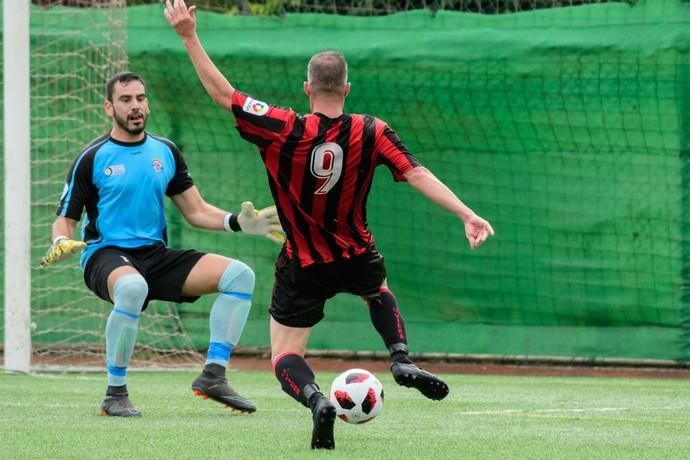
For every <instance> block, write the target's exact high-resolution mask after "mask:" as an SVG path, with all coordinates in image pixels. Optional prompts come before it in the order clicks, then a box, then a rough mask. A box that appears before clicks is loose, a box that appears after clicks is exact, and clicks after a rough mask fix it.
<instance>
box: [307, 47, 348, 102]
mask: <svg viewBox="0 0 690 460" xmlns="http://www.w3.org/2000/svg"><path fill="white" fill-rule="evenodd" d="M307 79H308V82H309V85H311V90H312V92H314V93H316V94H333V95H336V94H337V95H344V93H345V87H346V85H347V61H345V57H344V56H343V55H342V54H341V53H339V52H337V51H322V52H320V53H318V54H315V55H314V56H312V58H311V59H310V60H309V65H308V66H307Z"/></svg>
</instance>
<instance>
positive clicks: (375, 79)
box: [32, 0, 690, 360]
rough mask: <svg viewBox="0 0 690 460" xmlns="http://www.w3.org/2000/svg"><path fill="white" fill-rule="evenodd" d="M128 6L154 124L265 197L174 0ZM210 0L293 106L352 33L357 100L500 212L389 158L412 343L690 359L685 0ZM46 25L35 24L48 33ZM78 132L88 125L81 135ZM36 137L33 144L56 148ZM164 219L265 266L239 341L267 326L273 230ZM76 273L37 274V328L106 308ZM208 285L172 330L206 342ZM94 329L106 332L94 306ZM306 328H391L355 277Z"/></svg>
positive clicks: (217, 40) (370, 345)
mask: <svg viewBox="0 0 690 460" xmlns="http://www.w3.org/2000/svg"><path fill="white" fill-rule="evenodd" d="M87 12H88V14H93V15H96V14H98V12H94V11H89V10H87ZM127 14H128V17H127V29H126V30H127V42H128V53H127V54H128V64H127V65H128V67H129V69H130V70H132V71H135V72H137V73H140V74H141V75H143V76H144V78H145V79H146V81H147V91H148V93H149V97H150V100H151V109H152V115H151V118H150V122H149V128H150V130H151V131H152V132H154V133H157V134H160V135H163V136H166V137H168V138H170V139H172V140H173V141H175V142H176V143H177V144H178V146H180V147H181V149H182V150H183V152H184V154H185V156H186V158H187V160H188V163H189V166H190V169H191V173H192V175H193V177H194V178H195V180H196V182H197V185H198V186H199V188H200V190H201V192H202V194H203V195H204V196H205V198H206V199H207V201H209V202H211V203H215V204H217V205H219V206H222V207H226V208H231V209H237V207H238V206H239V203H240V202H241V201H243V200H246V199H251V200H252V201H254V202H255V203H257V205H264V204H268V203H269V202H270V194H269V191H268V187H267V181H266V178H265V173H264V172H263V167H262V164H261V161H260V159H259V157H258V155H257V152H256V151H255V149H254V148H253V147H252V146H251V145H249V144H247V143H246V142H244V141H243V140H242V139H240V137H239V135H238V134H237V132H236V131H235V130H234V120H233V118H232V116H231V115H230V114H228V113H226V112H224V111H223V110H222V109H220V108H218V107H216V106H215V105H214V104H213V103H212V101H211V100H210V99H209V98H208V96H206V94H205V92H204V91H203V88H202V87H201V85H200V83H199V82H198V80H197V78H196V75H195V73H194V70H193V68H192V66H191V63H190V62H189V59H188V57H187V56H186V53H185V51H184V48H183V46H182V44H181V42H180V40H179V39H178V38H177V37H176V36H175V34H174V33H173V32H172V31H171V30H170V29H169V26H168V25H167V23H166V22H165V19H164V17H163V15H162V10H161V7H160V5H144V6H137V7H130V8H128V9H127ZM198 17H199V33H200V36H201V39H202V41H203V43H204V44H205V46H206V49H207V51H208V53H209V55H211V57H212V58H213V59H214V61H215V62H216V63H217V64H218V66H219V67H220V69H221V70H222V71H223V72H224V73H225V74H226V75H227V76H228V78H229V79H230V81H231V82H232V83H233V84H234V85H235V86H236V87H237V88H239V89H241V90H243V91H245V92H248V93H250V94H252V95H253V96H256V97H257V98H259V99H262V100H265V101H268V102H272V103H277V104H279V105H283V106H290V107H292V108H294V109H295V110H297V111H298V112H306V111H308V109H309V107H308V101H307V99H306V97H305V96H304V94H303V92H302V89H301V87H302V81H303V80H304V77H305V67H306V62H307V60H308V59H309V57H310V56H311V55H312V54H313V53H315V52H317V51H320V50H322V49H326V48H335V49H338V50H341V51H342V52H343V53H344V54H345V56H346V57H347V59H348V61H349V64H350V81H351V82H352V91H351V93H350V96H349V97H348V102H347V105H346V109H347V110H348V111H350V112H358V113H371V114H375V115H377V116H379V117H380V118H383V119H384V120H386V121H388V122H389V123H390V125H391V126H392V127H393V128H394V129H395V130H396V131H397V132H398V133H399V134H400V136H401V137H402V139H403V141H404V142H405V143H406V144H407V145H408V147H409V148H410V149H411V150H412V151H413V152H414V153H415V155H416V156H417V158H418V159H419V160H420V161H421V162H422V163H423V164H424V165H426V166H427V167H429V168H430V169H431V170H432V171H434V172H435V173H436V175H437V176H438V177H439V178H440V179H441V180H443V181H444V182H445V183H446V184H448V185H449V186H450V187H451V188H452V189H453V190H455V191H456V192H457V193H458V194H459V195H460V196H461V197H462V198H463V200H465V201H466V202H467V203H468V204H469V205H470V206H472V207H473V208H474V209H475V210H476V211H477V212H478V213H480V214H481V215H483V216H485V217H486V218H488V219H489V220H490V221H491V222H492V224H493V226H494V228H495V230H496V237H495V238H494V239H493V240H490V241H489V242H488V243H487V244H486V245H485V246H483V247H481V248H480V249H479V250H477V251H474V252H472V251H470V250H469V249H468V247H467V244H466V242H465V240H464V234H463V228H462V225H461V222H459V221H458V220H457V219H455V218H453V217H452V216H450V215H448V214H447V213H445V212H444V211H443V210H441V209H439V208H436V207H434V206H433V205H431V204H430V203H428V202H427V201H425V200H424V199H423V198H422V197H421V196H419V195H417V194H416V193H415V192H414V191H413V190H412V189H411V188H410V187H408V186H406V185H405V184H402V183H397V184H396V183H394V182H393V181H392V180H391V177H390V174H388V173H387V172H386V171H380V172H379V173H377V177H376V180H375V184H374V188H373V191H372V194H371V196H370V206H369V213H368V217H369V222H370V226H371V228H372V230H373V232H374V234H375V235H376V241H377V244H378V246H379V248H380V249H381V251H382V252H383V254H384V255H385V256H386V260H387V265H388V269H389V280H388V281H389V286H390V287H391V289H392V290H393V291H394V292H395V293H396V295H397V297H398V300H399V302H400V306H401V310H402V312H403V314H404V316H405V319H406V321H407V329H408V334H409V336H410V345H411V348H412V349H413V350H414V351H416V352H428V353H432V352H435V353H458V354H490V355H508V356H531V357H538V356H564V357H577V358H588V359H602V358H634V359H671V360H687V359H688V357H690V350H688V346H689V344H690V337H688V335H687V331H688V326H689V323H688V321H689V320H690V311H689V310H688V305H689V301H690V299H689V298H688V297H687V294H686V293H685V292H686V291H685V289H686V286H687V285H688V277H690V272H689V271H688V265H689V263H690V253H689V251H688V249H690V247H689V246H688V237H689V236H690V228H688V227H689V226H690V215H688V211H687V210H688V209H690V199H689V198H690V195H688V193H690V192H688V185H689V184H688V183H687V182H688V179H690V176H689V174H690V169H689V168H688V147H689V145H690V138H689V137H688V130H689V128H688V126H689V125H688V120H687V117H688V115H687V114H688V113H689V112H688V110H689V109H690V95H689V90H690V88H688V85H690V83H689V82H690V54H689V53H690V46H689V44H690V29H689V28H688V24H689V23H690V6H688V4H687V3H686V2H682V1H677V0H656V1H638V2H635V3H628V2H601V3H595V4H590V5H581V6H568V7H561V8H544V9H532V10H530V11H521V12H518V13H509V14H493V15H488V14H478V13H476V12H475V13H472V12H463V11H430V10H416V11H409V12H404V13H398V14H393V15H386V16H374V17H354V16H347V15H329V14H311V13H300V14H285V15H284V16H282V17H257V16H228V15H223V14H216V13H208V12H204V11H200V12H199V14H198ZM44 27H47V26H45V25H41V24H36V25H35V27H34V29H33V30H32V37H36V34H38V33H41V31H42V30H43V28H44ZM61 30H62V33H65V34H67V33H69V32H70V31H69V28H68V27H63V28H62V29H61ZM54 32H55V33H60V32H59V31H57V30H56V31H54ZM84 40H86V41H89V40H91V37H89V36H86V37H85V38H84ZM59 62H60V61H59V60H53V61H52V62H51V63H46V64H44V65H56V66H57V65H60V64H59ZM104 125H105V121H104ZM82 134H84V136H82ZM65 136H66V137H67V138H69V139H70V141H71V142H76V143H78V144H79V143H85V142H87V141H88V140H90V137H89V136H86V135H85V133H80V134H79V135H78V136H74V135H71V134H69V133H66V135H65ZM82 137H84V138H82ZM39 141H40V138H39ZM35 142H36V141H35ZM67 150H74V151H71V152H60V156H59V161H57V162H56V163H57V164H56V165H55V168H56V171H59V172H60V174H57V172H56V173H55V174H56V175H53V174H52V173H51V174H50V175H49V177H44V176H41V175H40V174H43V173H40V174H39V175H38V176H37V177H35V179H34V181H36V182H37V183H41V184H42V186H41V188H40V192H39V193H36V194H35V198H34V200H36V201H40V202H46V203H48V202H52V203H53V204H54V203H55V201H56V200H57V198H58V197H59V194H60V191H61V189H62V181H63V177H61V174H64V173H63V172H62V171H63V170H64V171H66V170H67V167H68V166H69V163H70V161H71V159H72V158H73V157H74V155H76V153H77V150H78V148H76V149H71V148H70V149H67ZM36 155H37V157H36V158H34V159H33V161H34V163H36V162H38V163H41V162H50V161H51V158H53V156H52V153H51V152H41V151H38V153H37V154H36ZM44 208H45V209H44ZM52 212H54V208H53V207H51V206H45V207H40V209H36V210H35V213H34V217H33V219H34V221H35V222H40V223H41V225H42V226H43V228H42V229H41V231H42V232H43V233H44V234H43V235H38V236H37V238H38V239H37V240H35V241H37V242H38V243H36V247H35V254H34V256H35V257H36V258H39V257H40V255H41V253H42V251H43V250H45V241H46V240H47V238H46V235H47V234H48V226H49V223H50V221H51V219H52ZM169 218H170V227H171V231H170V243H171V246H174V247H194V248H198V249H201V250H206V251H212V252H217V253H220V254H224V255H228V256H230V257H234V258H238V259H241V260H243V261H245V262H247V263H248V264H249V265H250V266H252V267H253V268H254V269H255V271H256V274H257V289H256V291H255V296H254V307H253V310H252V313H251V317H250V321H249V323H248V325H247V329H246V330H245V333H244V335H243V337H242V344H243V345H245V346H265V345H267V344H268V314H267V311H266V308H267V305H268V302H269V299H270V293H271V286H272V275H273V262H274V259H275V256H276V254H277V252H278V247H277V246H274V245H271V243H270V242H268V241H267V240H262V239H256V238H251V237H249V236H247V235H228V234H220V233H212V232H203V231H200V230H196V229H193V228H191V227H190V226H188V225H187V224H186V223H184V222H182V220H181V218H180V217H179V215H178V214H177V213H176V211H175V210H173V209H171V210H170V212H169ZM59 273H61V275H60V274H58V275H55V274H47V273H42V274H40V275H39V276H38V279H39V280H40V281H38V283H37V284H36V287H35V299H34V305H33V308H34V312H35V313H34V316H37V315H38V317H39V318H40V314H41V313H40V312H41V311H42V310H43V309H46V308H49V304H51V303H57V304H59V305H60V306H61V307H60V310H59V312H57V311H55V313H54V314H53V313H51V314H50V315H47V316H45V322H46V325H45V326H44V325H43V324H38V331H39V332H40V331H41V330H43V328H44V327H45V328H46V330H48V329H50V327H51V325H50V324H49V323H50V322H54V321H56V318H58V316H56V315H63V316H62V317H64V318H73V319H74V317H75V315H78V314H79V313H78V310H74V309H73V307H74V306H75V305H76V304H79V305H82V306H83V307H84V308H87V309H93V308H95V309H96V310H97V311H98V312H99V314H98V315H96V316H97V317H101V320H104V318H102V316H103V312H105V311H107V305H102V306H98V307H92V305H96V304H98V301H97V300H96V298H95V297H93V296H90V295H89V294H88V292H87V291H85V290H84V289H83V287H82V284H83V283H82V280H81V276H80V274H79V272H78V270H67V269H65V270H64V271H61V272H59ZM42 292H43V293H45V294H46V295H45V296H43V295H42V294H41V293H42ZM212 300H213V299H212V297H208V298H205V299H202V300H200V301H198V302H197V303H195V304H182V305H177V306H175V314H176V315H179V318H180V321H181V326H180V325H173V326H170V325H165V326H164V327H163V328H162V330H163V331H164V330H166V328H170V327H173V329H174V328H178V329H180V327H181V328H182V329H184V332H185V334H186V335H188V336H189V337H190V339H191V342H192V344H193V346H195V347H204V346H205V345H206V341H207V328H208V311H209V309H210V305H211V303H212ZM161 308H166V309H167V308H170V307H167V306H166V307H161ZM96 322H98V321H96ZM80 327H82V328H83V329H84V330H87V329H88V330H93V329H96V333H100V330H99V327H94V325H93V324H89V325H84V326H80ZM45 337H46V338H49V337H50V335H46V336H45ZM56 340H58V339H57V338H56ZM59 340H61V341H64V340H67V341H68V342H69V341H70V340H74V341H77V339H76V338H75V339H72V338H67V339H65V336H64V335H63V336H60V338H59ZM310 347H311V348H313V349H348V350H381V349H382V344H381V342H380V339H379V338H378V336H377V334H376V333H375V331H374V329H373V327H372V326H371V325H370V323H369V318H368V313H367V311H366V306H365V304H364V303H363V302H362V301H361V300H359V299H357V298H355V297H352V296H343V295H341V296H337V297H336V298H335V299H333V300H332V301H331V302H330V303H329V304H328V306H327V310H326V319H325V320H324V321H323V322H322V323H321V324H320V325H319V326H317V327H316V328H315V330H314V333H313V335H312V339H311V341H310Z"/></svg>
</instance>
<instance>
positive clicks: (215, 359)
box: [192, 260, 256, 413]
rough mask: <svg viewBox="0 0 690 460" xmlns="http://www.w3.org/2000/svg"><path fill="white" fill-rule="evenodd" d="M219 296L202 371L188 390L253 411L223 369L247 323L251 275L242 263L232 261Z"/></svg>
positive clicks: (252, 288) (231, 405)
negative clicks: (230, 382)
mask: <svg viewBox="0 0 690 460" xmlns="http://www.w3.org/2000/svg"><path fill="white" fill-rule="evenodd" d="M218 291H219V292H220V294H219V295H218V297H217V298H216V300H215V302H214V303H213V306H212V307H211V314H210V317H209V326H210V330H211V337H210V341H209V345H208V353H207V355H206V363H205V365H204V370H203V372H202V373H201V375H199V376H198V377H197V378H196V379H195V380H194V382H193V383H192V391H194V394H196V395H197V396H200V397H202V398H211V399H213V400H214V401H217V402H219V403H221V404H225V405H226V406H228V407H231V408H232V409H234V410H238V411H240V412H249V413H251V412H254V411H255V410H256V407H255V406H254V404H252V403H251V402H250V401H249V400H248V399H246V398H244V397H242V396H240V395H239V394H237V392H235V390H233V389H232V387H230V385H228V382H227V379H226V377H225V370H226V368H227V367H228V362H229V361H230V356H231V354H232V350H233V348H234V347H235V345H237V343H238V342H239V340H240V336H241V335H242V331H243V330H244V326H245V325H246V323H247V317H248V316H249V309H250V308H251V305H252V301H251V298H252V292H254V272H253V271H252V269H251V268H249V267H248V266H247V265H246V264H245V263H243V262H240V261H239V260H232V261H231V262H230V263H229V264H228V265H227V266H226V268H225V270H224V271H223V274H222V275H221V277H220V281H219V282H218Z"/></svg>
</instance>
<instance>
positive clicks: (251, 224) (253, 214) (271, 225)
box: [237, 201, 285, 244]
mask: <svg viewBox="0 0 690 460" xmlns="http://www.w3.org/2000/svg"><path fill="white" fill-rule="evenodd" d="M237 223H238V224H239V226H240V228H241V229H242V231H243V232H245V233H249V234H251V235H263V236H265V237H266V238H268V239H269V240H271V241H273V242H275V243H278V244H283V243H284V242H285V234H284V233H283V227H281V226H280V219H279V218H278V211H277V210H276V207H275V206H269V207H267V208H263V209H260V210H258V211H257V210H256V209H254V204H253V203H252V202H251V201H245V202H244V203H242V210H241V211H240V214H239V215H238V216H237Z"/></svg>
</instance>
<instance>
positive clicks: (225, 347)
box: [41, 72, 283, 417]
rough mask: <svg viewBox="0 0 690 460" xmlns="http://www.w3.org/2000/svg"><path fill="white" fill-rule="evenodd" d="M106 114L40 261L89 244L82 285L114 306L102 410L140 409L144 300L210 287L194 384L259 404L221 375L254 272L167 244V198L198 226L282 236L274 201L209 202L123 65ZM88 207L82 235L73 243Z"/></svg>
mask: <svg viewBox="0 0 690 460" xmlns="http://www.w3.org/2000/svg"><path fill="white" fill-rule="evenodd" d="M105 112H106V114H107V115H108V116H109V117H111V118H112V120H113V124H112V129H111V130H110V131H109V132H108V133H107V134H105V135H103V136H101V137H99V138H97V139H95V140H94V141H92V142H91V143H90V144H89V145H88V146H87V147H86V148H85V149H84V150H83V151H82V152H81V153H80V154H79V156H78V157H77V159H76V160H75V161H74V163H73V164H72V167H71V168H70V170H69V173H68V174H67V183H66V184H65V188H64V190H63V193H62V196H61V198H60V203H59V205H58V209H57V216H58V217H57V219H56V220H55V222H54V223H53V227H52V238H53V244H52V246H51V247H50V249H49V250H48V253H47V254H46V256H45V258H44V259H43V262H42V263H41V265H42V266H44V267H46V266H48V265H50V264H52V263H54V262H56V261H57V260H59V259H62V258H64V257H66V256H69V255H70V254H72V253H74V252H75V251H77V250H80V249H83V251H82V253H81V267H82V269H83V270H84V280H85V282H86V285H87V286H88V287H89V289H91V290H92V291H93V292H94V293H95V294H96V295H97V296H98V297H100V298H102V299H104V300H106V301H108V302H111V303H112V304H113V310H112V312H111V313H110V316H109V317H108V321H107V324H106V327H105V338H106V360H107V368H108V388H107V390H106V394H105V399H104V400H103V402H102V404H101V414H102V415H114V416H124V417H128V416H138V415H141V414H140V412H139V410H137V409H136V407H134V405H133V404H132V402H131V401H130V400H129V397H128V392H127V385H126V376H127V365H128V363H129V360H130V358H131V356H132V352H133V350H134V343H135V341H136V336H137V323H138V322H139V317H140V315H141V313H142V311H143V310H145V309H146V306H147V304H148V302H149V301H150V300H154V299H157V300H165V301H170V302H194V301H196V300H197V299H198V298H199V296H201V295H204V294H210V293H218V297H217V298H216V300H215V302H214V303H213V306H212V308H211V313H210V321H209V323H210V343H209V347H208V355H207V359H206V364H205V366H204V369H203V372H202V373H201V374H200V375H199V376H198V377H197V378H196V379H195V380H194V382H193V383H192V390H193V391H194V393H195V394H197V395H199V396H202V397H208V398H211V399H213V400H216V401H218V402H220V403H222V404H225V405H227V406H229V407H231V408H233V409H234V410H239V411H241V412H254V411H255V410H256V408H255V406H254V405H253V404H252V403H251V402H250V401H249V400H247V399H246V398H244V397H242V396H240V395H239V394H237V393H236V392H235V391H234V390H233V389H232V388H231V387H230V386H229V385H228V383H227V379H226V377H225V370H226V367H227V365H228V361H229V360H230V355H231V353H232V350H233V347H234V346H235V345H237V342H238V340H239V338H240V335H241V333H242V330H243V328H244V326H245V323H246V321H247V316H248V314H249V309H250V306H251V298H252V292H253V290H254V272H253V271H252V270H251V269H250V268H249V267H248V266H247V265H246V264H244V263H243V262H241V261H239V260H234V259H229V258H227V257H223V256H220V255H217V254H207V253H203V252H199V251H195V250H191V249H187V250H179V249H170V248H167V247H166V242H167V238H166V229H167V224H166V220H165V211H164V196H165V195H167V196H169V197H170V198H171V199H172V201H173V203H175V205H176V206H177V207H178V208H179V210H180V212H181V213H182V215H183V216H184V217H185V219H186V220H187V221H188V222H189V223H190V224H192V225H193V226H195V227H199V228H206V229H209V230H220V231H223V230H225V231H235V232H236V231H240V230H242V231H244V232H246V233H251V234H255V235H264V236H266V237H267V238H269V239H271V240H273V241H276V242H278V243H281V242H282V241H283V234H282V228H281V226H280V223H279V222H278V216H277V213H276V210H275V207H271V208H267V209H264V210H261V211H256V210H254V207H253V205H252V204H251V203H249V202H245V203H243V204H242V209H241V212H240V213H239V215H235V214H232V213H229V212H227V211H223V210H221V209H218V208H216V207H214V206H212V205H210V204H208V203H206V202H205V201H204V199H203V198H202V197H201V195H200V193H199V190H198V189H197V188H196V187H195V186H194V182H193V181H192V178H191V176H190V174H189V172H188V170H187V164H186V163H185V160H184V158H183V157H182V154H181V153H180V151H179V150H178V148H177V147H176V146H175V144H173V143H172V142H171V141H169V140H167V139H164V138H161V137H158V136H155V135H153V134H150V133H148V132H146V131H145V126H146V121H147V118H148V116H149V106H148V100H147V98H146V92H145V86H144V81H143V80H142V78H141V77H139V76H138V75H136V74H134V73H131V72H122V73H118V74H116V75H114V76H113V77H112V78H110V80H109V81H108V82H107V84H106V101H105ZM84 208H86V218H85V219H84V222H83V224H82V237H83V240H84V242H81V241H75V236H74V233H75V227H76V224H77V221H78V220H79V219H80V218H81V215H82V211H83V210H84Z"/></svg>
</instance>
